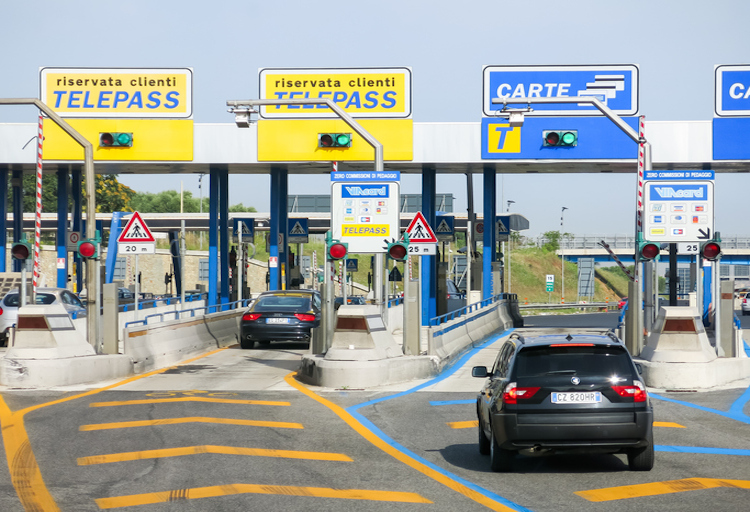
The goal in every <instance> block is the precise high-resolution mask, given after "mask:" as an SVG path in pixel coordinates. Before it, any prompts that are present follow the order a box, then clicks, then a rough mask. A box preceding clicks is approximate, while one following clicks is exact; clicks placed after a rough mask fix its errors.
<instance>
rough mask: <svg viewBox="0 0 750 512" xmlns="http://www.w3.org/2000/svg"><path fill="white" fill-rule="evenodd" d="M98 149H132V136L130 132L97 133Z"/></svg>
mask: <svg viewBox="0 0 750 512" xmlns="http://www.w3.org/2000/svg"><path fill="white" fill-rule="evenodd" d="M99 147H100V148H132V147H133V134H132V133H130V132H101V133H99Z"/></svg>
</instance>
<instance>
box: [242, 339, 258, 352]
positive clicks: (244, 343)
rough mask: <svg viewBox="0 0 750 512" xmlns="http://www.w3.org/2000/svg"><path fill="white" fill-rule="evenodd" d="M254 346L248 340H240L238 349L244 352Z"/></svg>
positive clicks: (251, 341) (252, 342)
mask: <svg viewBox="0 0 750 512" xmlns="http://www.w3.org/2000/svg"><path fill="white" fill-rule="evenodd" d="M254 346H255V342H254V341H253V340H248V339H246V338H240V348H243V349H245V350H249V349H251V348H253V347H254Z"/></svg>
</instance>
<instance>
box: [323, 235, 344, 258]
mask: <svg viewBox="0 0 750 512" xmlns="http://www.w3.org/2000/svg"><path fill="white" fill-rule="evenodd" d="M348 252H349V244H345V243H343V242H339V241H338V240H334V239H333V238H332V237H331V232H330V231H329V232H327V233H326V256H327V257H328V259H329V260H341V259H344V258H346V253H348Z"/></svg>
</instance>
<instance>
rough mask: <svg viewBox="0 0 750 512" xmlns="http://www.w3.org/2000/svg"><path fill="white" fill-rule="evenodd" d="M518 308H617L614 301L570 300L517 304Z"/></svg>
mask: <svg viewBox="0 0 750 512" xmlns="http://www.w3.org/2000/svg"><path fill="white" fill-rule="evenodd" d="M518 307H519V308H520V309H587V308H595V309H601V308H607V310H610V309H617V303H616V302H570V303H566V304H549V303H545V302H542V303H536V304H519V305H518Z"/></svg>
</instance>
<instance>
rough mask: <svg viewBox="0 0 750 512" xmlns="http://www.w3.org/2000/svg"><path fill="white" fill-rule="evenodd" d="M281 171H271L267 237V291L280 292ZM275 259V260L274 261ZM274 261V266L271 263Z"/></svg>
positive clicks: (273, 169)
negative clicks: (268, 232)
mask: <svg viewBox="0 0 750 512" xmlns="http://www.w3.org/2000/svg"><path fill="white" fill-rule="evenodd" d="M281 172H282V171H281V169H275V168H272V169H271V219H270V234H269V236H268V256H269V265H268V275H269V281H268V289H269V290H280V289H281V278H280V276H281V268H280V267H279V253H280V252H281V251H280V250H279V232H280V231H281V226H280V221H281V219H280V218H279V217H280V214H279V209H280V204H279V203H281V196H280V189H281ZM274 258H275V260H274ZM272 261H276V266H274V265H273V263H271V262H272Z"/></svg>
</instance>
